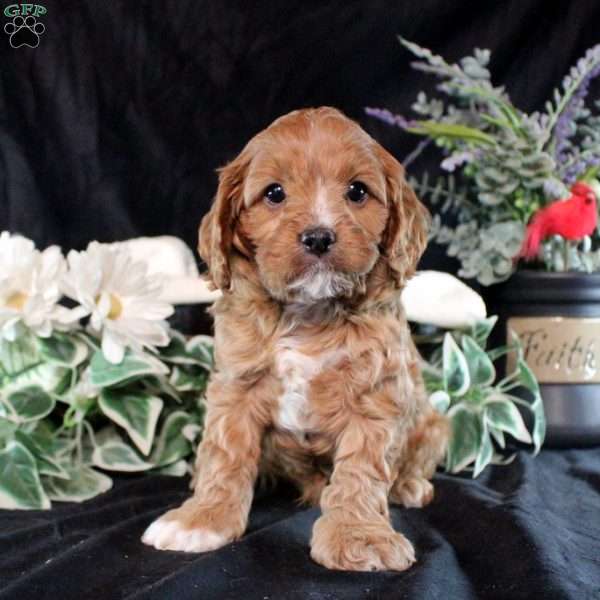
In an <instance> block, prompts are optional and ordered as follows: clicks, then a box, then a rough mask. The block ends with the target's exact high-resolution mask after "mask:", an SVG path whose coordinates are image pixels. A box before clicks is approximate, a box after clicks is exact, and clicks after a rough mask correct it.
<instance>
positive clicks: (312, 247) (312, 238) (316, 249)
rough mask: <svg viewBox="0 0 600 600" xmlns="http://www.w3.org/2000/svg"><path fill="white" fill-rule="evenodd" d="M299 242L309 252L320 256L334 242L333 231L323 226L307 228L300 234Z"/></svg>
mask: <svg viewBox="0 0 600 600" xmlns="http://www.w3.org/2000/svg"><path fill="white" fill-rule="evenodd" d="M300 243H301V244H302V245H303V246H304V247H305V248H306V249H307V250H308V251H309V252H310V253H311V254H316V255H317V256H321V254H325V252H328V251H329V248H330V247H331V246H333V244H335V232H334V231H332V230H331V229H325V227H315V228H314V229H307V230H306V231H303V232H302V233H301V234H300Z"/></svg>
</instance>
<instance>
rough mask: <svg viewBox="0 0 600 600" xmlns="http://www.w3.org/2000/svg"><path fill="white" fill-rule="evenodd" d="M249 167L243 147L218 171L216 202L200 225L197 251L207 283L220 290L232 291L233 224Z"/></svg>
mask: <svg viewBox="0 0 600 600" xmlns="http://www.w3.org/2000/svg"><path fill="white" fill-rule="evenodd" d="M249 164H250V151H249V149H248V147H246V148H245V149H244V150H243V151H242V153H241V154H240V155H239V156H238V157H237V158H236V159H235V160H233V161H232V162H230V163H229V164H227V165H226V166H224V167H222V168H221V169H219V187H218V189H217V195H216V197H215V201H214V203H213V205H212V207H211V209H210V211H209V212H208V214H206V215H205V216H204V218H203V219H202V222H201V223H200V229H199V232H198V233H199V241H198V252H199V253H200V257H201V258H202V260H203V261H204V262H205V263H206V266H207V267H208V272H207V275H208V277H209V281H210V283H212V285H213V287H214V288H218V289H220V290H230V289H231V269H230V254H231V250H232V244H233V237H234V227H235V222H236V220H237V217H238V216H239V214H240V211H241V209H242V206H243V203H244V199H243V188H244V179H245V178H246V173H247V171H248V166H249Z"/></svg>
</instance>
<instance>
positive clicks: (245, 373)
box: [143, 108, 448, 570]
mask: <svg viewBox="0 0 600 600" xmlns="http://www.w3.org/2000/svg"><path fill="white" fill-rule="evenodd" d="M356 180H360V181H363V182H364V183H365V184H366V185H367V187H368V190H369V196H368V198H367V200H366V201H365V202H364V203H362V204H352V203H351V202H349V201H348V200H347V199H346V198H345V191H346V189H347V186H348V184H349V183H350V182H351V181H356ZM273 182H277V183H280V184H281V185H283V187H284V188H285V190H286V194H287V197H286V199H285V201H284V202H282V203H281V204H279V205H269V204H268V203H267V202H266V201H265V200H264V198H263V192H264V190H265V188H266V187H267V186H268V185H269V184H271V183H273ZM427 218H428V215H427V212H426V210H425V209H424V207H423V206H422V205H421V204H420V202H419V201H418V199H417V198H416V196H415V194H414V193H413V191H412V190H411V189H410V187H409V186H408V184H407V183H406V180H405V178H404V171H403V168H402V166H401V165H400V164H399V163H398V162H397V161H396V160H395V159H394V158H393V157H392V156H391V155H390V154H388V153H387V152H386V151H385V150H384V149H383V148H382V147H381V146H379V145H378V144H377V143H376V142H375V141H374V140H373V139H372V138H370V137H369V136H368V135H367V134H366V133H365V132H364V131H363V130H362V129H361V128H360V127H359V126H358V125H357V124H356V123H354V122H353V121H351V120H349V119H348V118H346V117H345V116H344V115H342V114H341V113H340V112H339V111H337V110H334V109H331V108H319V109H306V110H300V111H295V112H292V113H290V114H288V115H286V116H284V117H281V118H280V119H278V120H277V121H275V122H274V123H273V124H272V125H271V126H270V127H268V128H267V129H266V130H264V131H262V132H261V133H259V134H258V135H257V136H256V137H254V138H253V139H252V140H251V141H250V142H249V143H248V145H247V146H246V147H245V148H244V149H243V150H242V152H241V154H240V155H239V156H238V157H237V158H236V159H235V160H234V161H232V162H231V163H230V164H228V165H227V166H225V167H224V168H223V169H221V170H220V174H219V188H218V192H217V195H216V199H215V202H214V204H213V207H212V209H211V211H210V212H209V213H208V214H207V215H206V216H205V217H204V219H203V221H202V224H201V227H200V245H199V251H200V254H201V256H202V258H203V259H204V261H205V262H206V264H207V265H208V277H209V279H210V280H211V282H212V283H213V285H214V286H215V287H217V288H220V289H221V290H222V291H223V296H222V297H221V298H220V299H219V300H218V301H217V302H216V303H215V305H214V306H213V308H212V314H213V315H214V320H215V365H216V366H215V372H214V373H213V375H212V377H211V381H210V384H209V387H208V390H207V414H206V426H205V433H204V438H203V440H202V443H201V445H200V447H199V449H198V455H197V461H196V474H195V477H194V480H193V487H194V494H193V496H192V497H191V498H190V499H188V500H187V501H186V502H185V503H184V504H183V505H182V506H181V507H179V508H176V509H174V510H171V511H169V512H168V513H166V514H165V515H163V516H162V517H161V518H160V519H159V520H158V521H156V522H155V523H153V524H152V525H151V526H150V528H149V529H148V530H147V531H146V533H145V535H144V538H143V539H144V541H145V542H146V543H148V544H151V545H154V546H155V547H157V548H163V549H171V550H185V551H205V550H210V549H213V548H215V547H218V546H220V545H223V544H225V543H227V542H229V541H231V540H234V539H236V538H238V537H239V536H241V535H242V534H243V532H244V530H245V527H246V523H247V518H248V512H249V510H250V505H251V501H252V495H253V490H254V486H255V482H256V480H257V478H258V477H259V474H260V475H264V476H276V477H284V478H287V479H289V480H291V481H292V482H293V483H294V484H295V485H296V486H297V487H298V488H299V490H300V498H301V501H303V502H307V503H312V504H320V507H321V509H322V515H321V516H320V518H319V519H318V520H317V522H316V523H315V526H314V530H313V535H312V540H311V556H312V557H313V559H314V560H316V561H317V562H319V563H321V564H322V565H324V566H326V567H329V568H333V569H346V570H373V569H393V570H403V569H406V568H407V567H409V566H410V565H411V564H412V563H413V562H414V560H415V554H414V550H413V548H412V546H411V544H410V542H409V541H408V540H407V539H406V538H405V537H404V536H403V535H402V534H401V533H399V532H396V531H394V529H393V528H392V526H391V524H390V520H389V509H388V501H390V500H391V501H392V502H397V503H401V504H403V505H405V506H410V507H416V506H423V505H424V504H426V503H427V502H429V501H431V499H432V498H433V487H432V485H431V483H430V482H429V479H430V478H431V477H432V475H433V473H434V471H435V468H436V465H437V463H438V462H439V460H440V459H441V458H442V456H443V454H444V452H445V448H446V444H447V439H448V424H447V422H446V420H445V419H444V418H443V417H441V416H439V415H437V413H435V412H434V411H433V410H432V409H431V407H430V405H429V403H428V401H427V397H426V394H425V390H424V386H423V381H422V378H421V375H420V371H419V360H420V359H419V356H418V353H417V351H416V348H415V347H414V345H413V343H412V340H411V337H410V332H409V329H408V326H407V323H406V319H405V317H404V314H403V311H402V307H401V305H400V289H401V288H402V286H403V285H404V283H405V281H406V280H407V279H408V278H409V277H410V276H411V275H412V274H413V273H414V270H415V267H416V263H417V261H418V259H419V257H420V255H421V253H422V251H423V249H424V246H425V243H426V227H427ZM324 220H325V221H327V226H331V227H333V228H334V230H335V232H336V236H337V241H336V243H335V244H334V246H333V247H332V249H331V251H330V252H328V253H327V254H326V255H325V256H323V257H320V258H317V257H315V256H314V255H309V253H307V252H306V251H305V249H304V248H303V247H302V245H301V244H300V243H299V241H298V239H299V235H300V233H301V232H302V231H304V230H305V229H306V228H308V227H314V226H319V225H322V224H323V221H324Z"/></svg>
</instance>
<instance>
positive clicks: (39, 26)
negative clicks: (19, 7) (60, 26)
mask: <svg viewBox="0 0 600 600" xmlns="http://www.w3.org/2000/svg"><path fill="white" fill-rule="evenodd" d="M4 31H5V32H6V33H7V34H8V35H9V36H10V45H11V46H12V47H13V48H20V47H21V46H29V47H30V48H37V47H38V44H39V43H40V35H42V33H44V31H46V27H45V26H44V24H43V23H40V22H39V21H38V20H37V19H36V18H35V17H34V16H33V15H29V16H27V17H25V18H23V17H21V16H19V15H17V16H16V17H14V18H13V20H12V21H10V22H8V23H7V24H6V25H5V26H4Z"/></svg>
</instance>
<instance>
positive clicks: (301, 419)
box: [275, 340, 340, 433]
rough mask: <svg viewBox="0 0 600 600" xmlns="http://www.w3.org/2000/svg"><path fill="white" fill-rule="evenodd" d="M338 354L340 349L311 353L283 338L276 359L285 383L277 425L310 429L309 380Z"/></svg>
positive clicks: (294, 429) (294, 430)
mask: <svg viewBox="0 0 600 600" xmlns="http://www.w3.org/2000/svg"><path fill="white" fill-rule="evenodd" d="M339 356H340V353H339V352H324V353H322V354H319V355H318V356H316V357H315V356H309V355H307V354H304V353H302V352H300V351H299V350H297V349H296V348H295V347H294V344H293V342H288V341H287V340H285V341H283V340H282V342H281V343H280V346H279V350H278V352H277V357H276V363H275V364H276V370H277V374H278V376H279V377H280V378H281V381H282V383H283V393H282V394H281V396H280V397H279V413H278V416H277V423H276V425H277V426H279V427H281V428H283V429H288V430H290V431H293V432H295V433H302V432H305V431H307V430H310V429H311V408H310V398H309V388H310V382H311V380H312V379H313V378H314V377H315V376H316V375H317V374H318V373H319V372H320V371H322V370H323V369H324V367H325V366H329V365H331V364H332V362H333V361H335V360H337V359H338V358H339Z"/></svg>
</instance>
